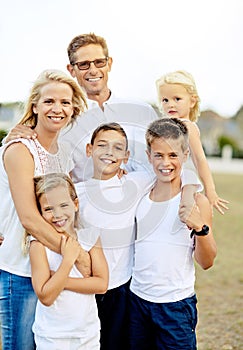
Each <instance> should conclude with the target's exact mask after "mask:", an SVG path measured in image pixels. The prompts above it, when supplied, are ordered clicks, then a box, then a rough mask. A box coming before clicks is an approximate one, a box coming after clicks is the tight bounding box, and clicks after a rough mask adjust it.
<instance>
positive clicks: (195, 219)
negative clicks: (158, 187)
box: [186, 193, 217, 270]
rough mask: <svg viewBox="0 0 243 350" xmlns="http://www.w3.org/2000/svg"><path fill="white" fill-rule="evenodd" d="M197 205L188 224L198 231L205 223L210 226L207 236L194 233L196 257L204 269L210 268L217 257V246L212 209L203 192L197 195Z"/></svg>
mask: <svg viewBox="0 0 243 350" xmlns="http://www.w3.org/2000/svg"><path fill="white" fill-rule="evenodd" d="M195 201H196V205H195V206H194V208H193V210H192V212H191V215H190V216H189V217H188V219H187V222H186V224H187V226H188V227H190V228H191V229H194V230H195V231H196V232H199V231H201V230H202V227H203V225H207V226H208V227H209V233H208V234H207V235H206V236H197V235H196V234H195V235H194V239H195V252H194V257H195V260H196V261H197V262H198V264H199V265H200V266H201V267H202V268H203V269H205V270H206V269H208V268H210V267H211V266H212V265H213V263H214V259H215V257H216V253H217V248H216V243H215V240H214V237H213V233H212V210H211V206H210V203H209V200H208V199H207V197H206V196H204V195H203V194H201V193H197V194H196V195H195Z"/></svg>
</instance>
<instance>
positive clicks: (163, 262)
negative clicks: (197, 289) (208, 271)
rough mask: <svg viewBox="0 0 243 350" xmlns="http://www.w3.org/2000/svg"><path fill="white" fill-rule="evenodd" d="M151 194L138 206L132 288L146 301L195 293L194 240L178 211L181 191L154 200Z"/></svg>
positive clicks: (158, 300)
mask: <svg viewBox="0 0 243 350" xmlns="http://www.w3.org/2000/svg"><path fill="white" fill-rule="evenodd" d="M149 195H150V194H149V193H148V194H147V195H146V196H145V197H144V198H143V199H142V200H141V202H140V203H139V205H138V208H137V213H136V219H137V239H136V242H135V259H134V268H133V274H132V281H131V286H130V288H131V290H132V292H133V293H135V294H136V295H138V296H139V297H140V298H142V299H144V300H148V301H150V302H155V303H168V302H175V301H179V300H182V299H184V298H187V297H190V296H192V295H193V294H194V282H195V269H194V261H193V251H194V239H192V238H190V232H191V230H189V229H188V227H187V226H186V225H185V224H183V223H182V222H181V221H180V219H179V217H178V215H177V213H178V209H179V204H180V199H181V193H179V194H178V195H176V196H175V197H173V198H172V199H170V200H168V201H163V202H154V201H152V200H151V199H150V198H149Z"/></svg>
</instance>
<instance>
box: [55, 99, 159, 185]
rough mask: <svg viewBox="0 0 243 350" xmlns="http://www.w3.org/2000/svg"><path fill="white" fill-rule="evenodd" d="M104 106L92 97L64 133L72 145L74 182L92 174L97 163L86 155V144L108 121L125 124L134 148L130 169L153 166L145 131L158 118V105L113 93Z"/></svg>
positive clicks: (130, 158)
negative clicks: (98, 128)
mask: <svg viewBox="0 0 243 350" xmlns="http://www.w3.org/2000/svg"><path fill="white" fill-rule="evenodd" d="M103 107H104V111H103V110H102V109H101V108H100V107H99V105H98V103H97V102H96V101H93V100H88V111H86V112H85V113H83V114H82V116H81V117H80V118H78V119H77V120H76V121H75V123H74V124H73V125H72V126H70V127H68V128H66V129H65V130H63V131H62V134H61V135H60V140H64V141H66V142H68V143H69V144H70V145H71V148H72V157H73V161H74V164H75V167H74V169H73V171H72V179H73V181H74V182H79V181H84V180H88V179H89V178H91V177H92V175H93V165H92V160H91V159H90V158H87V157H86V144H87V143H89V142H90V140H91V135H92V133H93V131H94V130H95V129H96V128H97V127H98V126H99V125H100V124H104V123H110V122H116V123H119V124H120V125H121V126H122V127H123V128H124V130H125V132H126V134H127V137H128V149H129V151H130V157H129V161H128V164H127V165H126V169H127V170H128V171H134V170H135V171H140V170H145V169H146V168H150V165H149V163H148V159H147V156H146V153H145V132H146V129H147V126H148V125H149V124H150V123H151V122H152V121H154V120H156V119H157V118H158V116H157V114H156V112H155V111H154V109H153V108H152V107H151V106H150V105H149V104H147V103H144V102H141V101H134V100H129V99H121V98H117V97H115V96H114V95H113V94H111V97H110V98H109V100H107V101H106V102H105V103H104V104H103Z"/></svg>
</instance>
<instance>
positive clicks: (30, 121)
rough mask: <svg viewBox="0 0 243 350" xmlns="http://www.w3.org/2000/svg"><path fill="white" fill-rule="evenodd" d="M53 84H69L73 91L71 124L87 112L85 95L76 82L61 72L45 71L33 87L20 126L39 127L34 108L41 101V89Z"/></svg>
mask: <svg viewBox="0 0 243 350" xmlns="http://www.w3.org/2000/svg"><path fill="white" fill-rule="evenodd" d="M53 82H59V83H64V84H68V85H69V86H70V87H71V89H72V91H73V98H72V103H73V115H72V118H71V122H70V123H73V122H74V120H76V118H77V116H78V115H80V114H81V113H82V112H84V111H85V109H86V108H87V102H86V99H85V95H84V93H83V91H82V90H81V88H80V86H79V85H78V84H77V83H76V82H75V80H74V79H73V78H71V77H70V76H69V75H67V74H65V73H63V72H62V71H60V70H55V69H50V70H44V71H43V72H42V73H41V74H40V75H39V76H38V78H37V79H36V81H35V82H34V84H33V86H32V89H31V91H30V95H29V98H28V100H27V102H26V104H25V109H24V115H23V117H22V118H21V120H20V121H19V124H24V125H28V126H31V127H33V128H34V127H35V126H36V125H37V117H38V116H37V114H35V113H34V111H33V106H35V105H36V104H37V102H38V101H39V99H40V94H41V88H42V87H43V86H45V85H48V84H50V83H53Z"/></svg>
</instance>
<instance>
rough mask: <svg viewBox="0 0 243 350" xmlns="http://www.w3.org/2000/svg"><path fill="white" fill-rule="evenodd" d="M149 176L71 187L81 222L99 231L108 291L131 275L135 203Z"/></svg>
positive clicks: (136, 174) (149, 182)
mask: <svg viewBox="0 0 243 350" xmlns="http://www.w3.org/2000/svg"><path fill="white" fill-rule="evenodd" d="M153 180H154V178H153V175H152V174H151V175H149V174H148V173H147V172H144V171H141V172H131V173H128V174H127V175H124V176H123V177H122V178H121V179H118V177H117V176H114V177H113V178H111V179H109V180H96V179H89V180H88V181H84V182H80V183H77V184H75V187H76V191H77V195H78V199H79V211H80V216H81V221H82V223H83V224H84V225H85V226H86V227H89V226H96V227H98V228H99V229H100V235H101V242H102V248H103V251H104V254H105V257H106V260H107V264H108V267H109V286H108V289H112V288H116V287H118V286H120V285H122V284H124V283H126V282H127V281H128V280H129V279H130V277H131V273H132V265H133V253H134V238H135V237H134V234H135V232H134V219H135V211H136V208H137V204H138V202H139V200H140V199H141V197H142V195H143V194H145V193H146V192H148V191H149V189H150V187H151V185H152V183H153Z"/></svg>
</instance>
